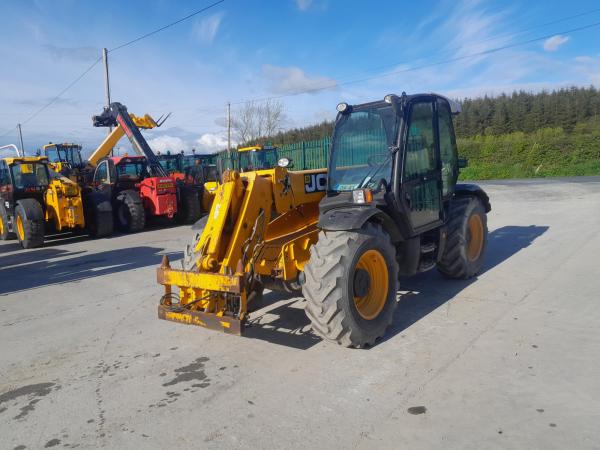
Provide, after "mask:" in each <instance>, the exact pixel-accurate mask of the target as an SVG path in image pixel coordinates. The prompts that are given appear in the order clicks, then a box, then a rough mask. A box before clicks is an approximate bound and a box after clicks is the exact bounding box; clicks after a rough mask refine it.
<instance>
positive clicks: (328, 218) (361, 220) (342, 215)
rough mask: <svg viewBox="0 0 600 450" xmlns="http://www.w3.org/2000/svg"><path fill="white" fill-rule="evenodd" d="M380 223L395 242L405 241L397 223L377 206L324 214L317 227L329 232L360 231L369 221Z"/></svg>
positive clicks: (339, 209) (330, 211)
mask: <svg viewBox="0 0 600 450" xmlns="http://www.w3.org/2000/svg"><path fill="white" fill-rule="evenodd" d="M371 220H372V221H375V222H378V223H380V224H381V225H382V226H383V228H384V229H385V230H386V231H387V232H388V233H389V235H390V237H391V238H392V241H393V242H398V241H401V240H403V237H402V233H401V232H400V229H399V228H398V225H396V222H394V220H393V219H392V218H391V217H390V216H389V215H387V214H386V213H385V212H384V211H382V210H381V209H379V208H377V207H375V206H357V207H353V206H349V207H345V208H334V209H330V210H328V211H325V212H322V213H321V215H320V217H319V222H318V224H317V226H318V227H319V228H321V229H322V230H328V231H350V230H358V229H360V228H362V226H363V225H364V224H365V223H366V222H368V221H371Z"/></svg>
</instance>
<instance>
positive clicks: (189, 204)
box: [176, 188, 202, 224]
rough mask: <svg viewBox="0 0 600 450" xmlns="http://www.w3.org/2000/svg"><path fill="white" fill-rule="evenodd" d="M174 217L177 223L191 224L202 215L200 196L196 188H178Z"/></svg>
mask: <svg viewBox="0 0 600 450" xmlns="http://www.w3.org/2000/svg"><path fill="white" fill-rule="evenodd" d="M180 189H181V190H180V195H179V204H178V205H177V215H176V219H177V222H179V223H186V224H191V223H194V222H196V221H197V220H198V219H200V216H202V197H201V196H200V192H199V191H198V189H191V188H180Z"/></svg>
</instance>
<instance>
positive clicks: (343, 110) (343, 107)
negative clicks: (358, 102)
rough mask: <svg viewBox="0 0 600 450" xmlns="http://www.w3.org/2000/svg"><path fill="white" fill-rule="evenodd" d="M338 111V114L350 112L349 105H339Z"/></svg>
mask: <svg viewBox="0 0 600 450" xmlns="http://www.w3.org/2000/svg"><path fill="white" fill-rule="evenodd" d="M336 109H337V110H338V112H341V113H344V112H346V111H348V103H338V105H337V107H336Z"/></svg>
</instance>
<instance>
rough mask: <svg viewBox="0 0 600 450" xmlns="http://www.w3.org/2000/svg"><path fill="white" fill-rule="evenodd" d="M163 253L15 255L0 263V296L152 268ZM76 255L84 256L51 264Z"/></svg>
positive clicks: (177, 255) (51, 251)
mask: <svg viewBox="0 0 600 450" xmlns="http://www.w3.org/2000/svg"><path fill="white" fill-rule="evenodd" d="M163 251H164V249H162V248H156V247H133V248H122V249H116V250H109V251H105V252H100V253H92V254H87V253H85V252H68V251H65V250H57V249H44V248H42V249H39V250H37V251H28V252H24V253H22V254H21V253H16V254H14V255H9V256H7V257H5V260H3V259H0V280H2V282H1V283H0V295H5V294H9V293H11V292H18V291H24V290H29V289H35V288H39V287H42V286H48V285H53V284H61V283H68V282H72V281H78V280H83V279H87V278H94V277H99V276H103V275H109V274H112V273H118V272H124V271H127V270H133V269H137V268H141V267H148V266H155V265H158V264H159V263H160V261H161V259H162V257H163V255H164V254H165V253H163ZM79 253H84V254H83V255H80V256H75V257H73V258H68V259H61V260H58V261H54V259H55V258H59V257H64V256H72V255H78V254H79ZM166 254H167V255H168V256H169V257H170V258H171V259H172V260H176V259H178V258H180V257H181V252H171V253H166Z"/></svg>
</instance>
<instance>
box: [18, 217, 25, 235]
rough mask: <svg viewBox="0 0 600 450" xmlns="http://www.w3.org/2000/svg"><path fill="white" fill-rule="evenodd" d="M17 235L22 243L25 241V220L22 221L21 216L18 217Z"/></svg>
mask: <svg viewBox="0 0 600 450" xmlns="http://www.w3.org/2000/svg"><path fill="white" fill-rule="evenodd" d="M17 234H18V236H19V240H20V241H24V240H25V227H23V219H21V216H17Z"/></svg>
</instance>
